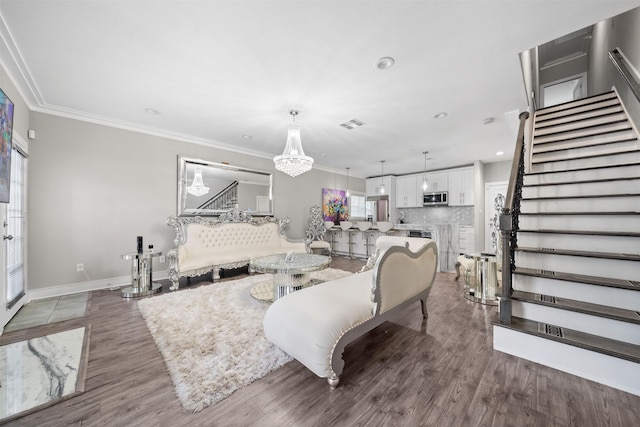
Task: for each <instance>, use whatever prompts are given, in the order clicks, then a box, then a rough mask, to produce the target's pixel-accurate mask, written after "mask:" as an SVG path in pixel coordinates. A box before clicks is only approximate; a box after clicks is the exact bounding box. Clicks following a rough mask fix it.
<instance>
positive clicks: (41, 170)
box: [28, 113, 364, 290]
mask: <svg viewBox="0 0 640 427" xmlns="http://www.w3.org/2000/svg"><path fill="white" fill-rule="evenodd" d="M30 127H31V128H33V129H35V130H36V131H37V139H36V140H33V141H31V145H30V168H29V170H30V176H29V179H30V187H29V204H30V214H29V221H30V226H31V229H30V238H29V255H28V256H29V265H30V268H29V270H28V273H29V284H28V287H29V289H31V290H34V289H43V288H47V287H55V286H62V285H68V284H74V283H80V282H89V281H105V280H108V279H110V278H117V277H120V278H122V277H126V276H128V275H129V272H130V266H129V263H128V262H126V261H124V260H122V259H121V255H122V254H123V253H126V252H131V251H134V250H135V244H136V236H138V235H141V236H143V237H144V244H145V247H146V246H147V245H148V244H153V245H154V248H155V249H158V250H162V251H163V252H165V253H166V251H168V250H169V249H171V248H172V247H173V243H172V242H173V239H174V237H175V236H174V232H173V231H172V229H170V228H169V227H168V226H167V225H166V224H165V221H166V219H167V217H169V216H171V215H175V214H176V197H177V196H176V192H177V156H178V155H179V154H182V155H185V156H188V157H192V158H200V159H204V160H209V161H212V162H218V163H221V162H228V163H230V164H232V165H237V166H243V167H248V168H251V169H258V170H264V171H269V172H275V168H274V166H273V161H272V160H271V159H270V158H259V157H255V156H248V155H243V154H239V153H235V152H229V151H224V150H220V149H216V148H211V147H208V146H202V145H195V144H190V143H186V142H180V141H175V140H170V139H166V138H160V137H157V136H151V135H147V134H141V133H136V132H132V131H127V130H122V129H117V128H112V127H107V126H102V125H97V124H93V123H88V122H83V121H78V120H72V119H68V118H63V117H58V116H53V115H49V114H42V113H32V121H31V126H30ZM349 183H350V186H351V189H352V190H353V191H364V180H362V179H358V178H354V177H351V178H350V180H349ZM336 186H337V187H336ZM323 187H329V188H341V189H344V188H346V176H342V175H335V174H333V173H330V172H326V171H321V170H318V169H313V170H311V171H310V172H307V173H305V174H303V175H300V176H298V177H296V178H291V177H289V176H287V175H285V174H283V173H281V172H275V175H274V208H275V216H277V217H279V218H284V217H290V218H291V220H292V222H291V225H290V227H289V229H288V235H289V236H291V237H296V238H303V237H304V230H305V228H306V221H307V219H308V212H309V208H310V207H311V206H312V205H314V204H318V205H319V204H320V203H321V200H322V197H321V191H322V188H323ZM77 263H83V264H84V267H85V272H86V274H84V273H80V272H76V264H77ZM166 268H167V264H164V265H160V266H156V269H160V270H165V269H166ZM117 284H121V283H113V285H117Z"/></svg>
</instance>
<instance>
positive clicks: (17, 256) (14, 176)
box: [4, 148, 27, 310]
mask: <svg viewBox="0 0 640 427" xmlns="http://www.w3.org/2000/svg"><path fill="white" fill-rule="evenodd" d="M26 177H27V158H26V156H25V155H24V154H23V153H22V152H20V150H17V149H15V148H14V149H13V150H12V153H11V185H10V189H9V204H8V205H7V216H6V220H5V221H4V242H5V249H6V252H5V253H6V254H7V259H6V265H7V275H6V280H7V282H6V283H7V287H6V289H7V292H6V304H7V310H9V309H11V308H12V307H13V306H14V305H15V304H16V303H17V302H18V301H19V300H20V298H22V297H23V296H24V294H25V241H26V236H25V229H26V218H27V205H26Z"/></svg>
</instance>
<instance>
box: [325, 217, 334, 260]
mask: <svg viewBox="0 0 640 427" xmlns="http://www.w3.org/2000/svg"><path fill="white" fill-rule="evenodd" d="M334 225H335V224H334V223H333V221H325V222H324V229H325V230H326V232H327V234H328V235H329V237H328V239H327V242H328V243H329V246H330V247H331V252H332V253H333V247H334V245H335V242H336V237H335V234H334V232H333V226H334Z"/></svg>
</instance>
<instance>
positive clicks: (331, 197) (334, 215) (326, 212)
mask: <svg viewBox="0 0 640 427" xmlns="http://www.w3.org/2000/svg"><path fill="white" fill-rule="evenodd" d="M347 200H348V199H347V193H346V192H345V191H344V190H333V189H330V188H323V189H322V216H323V217H324V220H325V221H333V222H335V223H339V222H340V221H347V220H348V219H349V206H348V204H347Z"/></svg>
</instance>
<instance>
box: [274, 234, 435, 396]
mask: <svg viewBox="0 0 640 427" xmlns="http://www.w3.org/2000/svg"><path fill="white" fill-rule="evenodd" d="M376 247H377V250H378V252H377V260H376V261H375V264H374V266H373V268H372V269H370V270H367V271H364V272H361V273H358V274H354V275H352V276H348V277H345V278H342V279H338V280H333V281H329V282H325V283H321V284H319V285H316V286H312V287H310V288H307V289H303V290H301V291H298V292H294V293H292V294H290V295H287V296H286V297H284V298H281V299H279V300H277V301H276V302H274V303H273V304H272V305H271V307H269V309H268V310H267V313H266V315H265V318H264V321H263V325H264V331H265V336H266V337H267V339H268V340H269V341H271V342H272V343H274V344H276V345H277V346H278V347H280V348H281V349H283V350H284V351H285V352H286V353H288V354H289V355H290V356H292V357H294V358H295V359H297V360H298V361H300V362H301V363H302V364H303V365H305V366H306V367H307V368H309V370H311V371H312V372H313V373H314V374H316V375H318V376H319V377H321V378H328V379H329V384H330V385H331V387H332V388H333V387H336V386H337V384H338V381H339V375H340V374H341V373H342V370H343V367H344V361H343V360H342V352H343V350H344V348H345V346H346V345H347V344H349V343H350V342H352V341H353V340H354V339H356V338H358V337H360V336H362V335H363V334H365V333H366V332H368V331H370V330H371V329H373V328H375V327H376V326H378V325H380V324H381V323H383V322H384V321H386V320H387V319H388V317H389V315H390V313H392V312H394V311H395V310H397V309H400V308H402V307H405V306H406V305H408V304H410V303H412V302H415V301H418V300H420V301H421V307H422V313H423V316H424V317H425V318H426V317H427V311H426V300H427V297H428V295H429V291H430V290H431V286H432V284H433V281H434V278H435V273H436V268H437V260H438V253H437V248H436V245H435V243H434V242H433V241H431V240H429V239H421V238H407V237H386V236H383V237H380V238H378V240H377V241H376ZM414 251H415V252H414Z"/></svg>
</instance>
